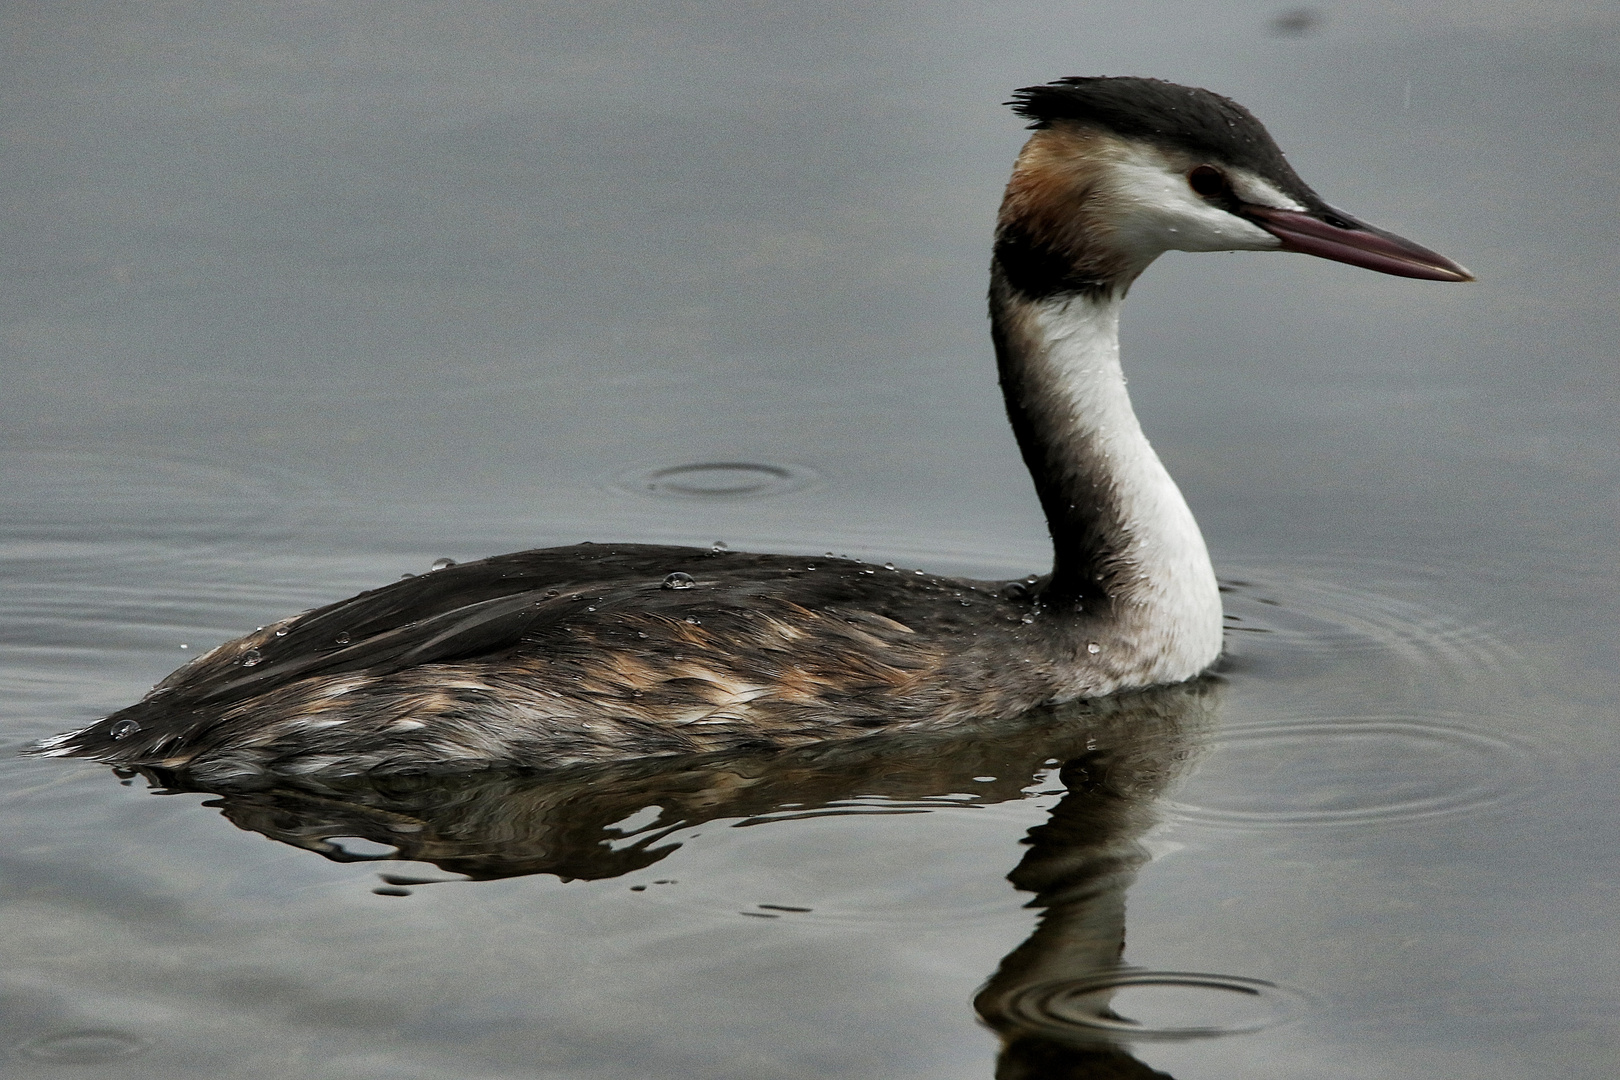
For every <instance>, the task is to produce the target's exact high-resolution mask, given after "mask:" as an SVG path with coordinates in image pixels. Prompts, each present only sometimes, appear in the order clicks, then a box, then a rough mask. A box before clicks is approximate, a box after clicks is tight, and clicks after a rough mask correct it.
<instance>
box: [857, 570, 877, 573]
mask: <svg viewBox="0 0 1620 1080" xmlns="http://www.w3.org/2000/svg"><path fill="white" fill-rule="evenodd" d="M861 573H863V574H875V573H877V571H876V570H862V571H861Z"/></svg>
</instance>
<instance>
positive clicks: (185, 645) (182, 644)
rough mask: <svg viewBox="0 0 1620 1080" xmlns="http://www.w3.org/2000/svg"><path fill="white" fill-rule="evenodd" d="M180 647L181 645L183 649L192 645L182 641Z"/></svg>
mask: <svg viewBox="0 0 1620 1080" xmlns="http://www.w3.org/2000/svg"><path fill="white" fill-rule="evenodd" d="M180 647H181V648H182V649H189V648H191V646H190V645H187V644H186V643H185V642H183V641H182V642H181V643H180Z"/></svg>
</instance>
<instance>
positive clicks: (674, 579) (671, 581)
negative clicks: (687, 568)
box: [664, 570, 697, 589]
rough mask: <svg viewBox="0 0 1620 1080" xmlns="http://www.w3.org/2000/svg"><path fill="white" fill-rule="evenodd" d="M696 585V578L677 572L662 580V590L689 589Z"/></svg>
mask: <svg viewBox="0 0 1620 1080" xmlns="http://www.w3.org/2000/svg"><path fill="white" fill-rule="evenodd" d="M696 584H697V579H696V578H694V577H693V576H692V575H691V574H683V573H682V572H681V571H679V570H677V571H675V572H674V573H673V574H671V575H669V577H667V578H665V579H664V588H666V589H690V588H691V587H692V586H694V585H696Z"/></svg>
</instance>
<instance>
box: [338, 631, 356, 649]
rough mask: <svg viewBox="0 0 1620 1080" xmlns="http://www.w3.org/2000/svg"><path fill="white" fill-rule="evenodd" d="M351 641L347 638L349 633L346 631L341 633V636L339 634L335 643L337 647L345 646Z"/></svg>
mask: <svg viewBox="0 0 1620 1080" xmlns="http://www.w3.org/2000/svg"><path fill="white" fill-rule="evenodd" d="M353 640H354V639H353V638H351V637H350V636H349V632H348V631H347V630H345V631H343V633H341V634H339V635H338V636H337V643H338V644H339V645H347V644H348V643H349V642H351V641H353Z"/></svg>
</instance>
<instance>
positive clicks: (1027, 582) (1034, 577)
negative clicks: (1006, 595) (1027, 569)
mask: <svg viewBox="0 0 1620 1080" xmlns="http://www.w3.org/2000/svg"><path fill="white" fill-rule="evenodd" d="M1039 580H1041V578H1040V575H1039V574H1031V575H1029V577H1027V578H1025V579H1024V584H1025V585H1033V584H1035V583H1036V582H1037V581H1039Z"/></svg>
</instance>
